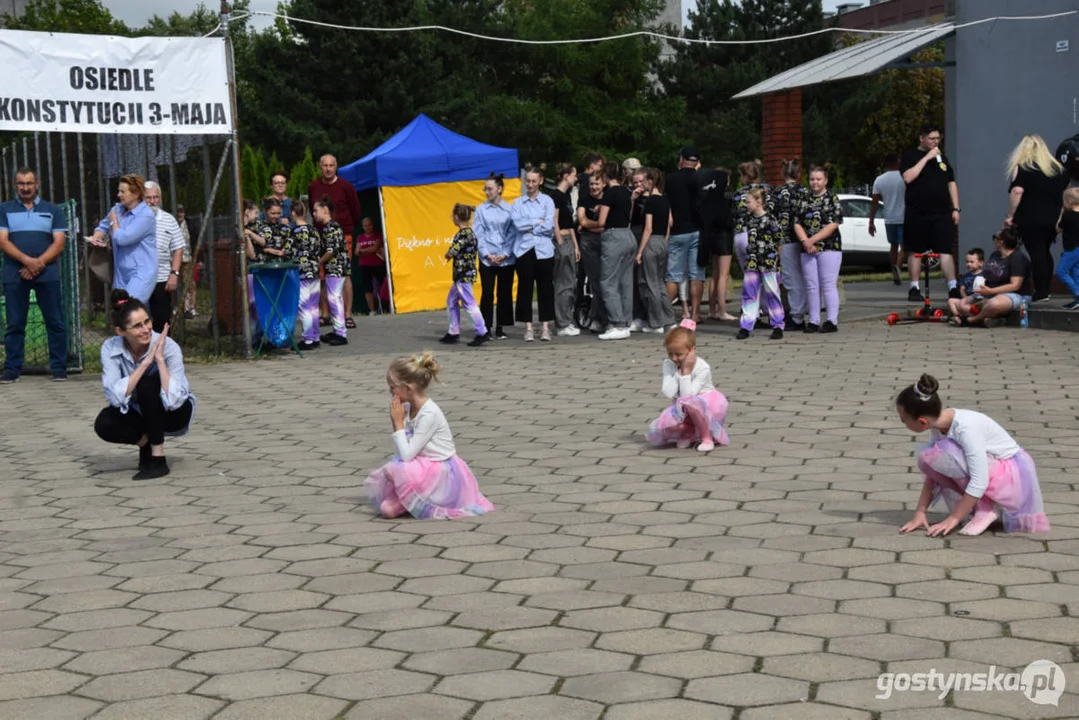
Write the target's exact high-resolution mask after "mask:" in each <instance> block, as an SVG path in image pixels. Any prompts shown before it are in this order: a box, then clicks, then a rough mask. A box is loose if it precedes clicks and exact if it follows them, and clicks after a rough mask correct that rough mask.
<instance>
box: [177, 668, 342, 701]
mask: <svg viewBox="0 0 1079 720" xmlns="http://www.w3.org/2000/svg"><path fill="white" fill-rule="evenodd" d="M321 679H322V678H321V677H319V676H318V675H311V674H310V673H301V672H296V671H294V670H280V669H278V670H255V671H252V672H240V673H230V674H228V675H216V676H214V677H212V678H210V679H209V680H207V681H206V682H204V683H203V684H202V685H200V686H199V687H198V691H197V692H198V693H199V694H200V695H209V696H211V697H220V698H225V699H227V700H250V699H252V698H258V697H270V696H273V695H291V694H294V693H302V692H306V691H307V690H308V689H309V688H311V686H313V685H314V684H315V683H317V682H318V681H319V680H321Z"/></svg>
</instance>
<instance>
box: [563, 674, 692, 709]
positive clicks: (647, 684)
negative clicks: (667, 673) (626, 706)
mask: <svg viewBox="0 0 1079 720" xmlns="http://www.w3.org/2000/svg"><path fill="white" fill-rule="evenodd" d="M680 688H681V683H680V682H679V681H678V680H676V679H675V678H670V677H662V676H659V675H649V674H648V673H642V672H613V673H601V674H598V675H581V676H579V677H574V678H570V679H569V680H566V681H565V682H564V683H563V684H562V689H561V691H560V692H561V694H563V695H569V696H572V697H579V698H584V699H586V700H596V701H598V702H602V703H605V704H608V705H610V704H614V703H624V702H637V701H640V700H653V699H657V698H667V697H675V696H676V695H678V692H679V690H680Z"/></svg>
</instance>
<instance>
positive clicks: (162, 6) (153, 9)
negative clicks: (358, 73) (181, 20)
mask: <svg viewBox="0 0 1079 720" xmlns="http://www.w3.org/2000/svg"><path fill="white" fill-rule="evenodd" d="M845 1H849V0H824V9H825V10H835V8H836V5H839V4H840V3H841V2H845ZM857 1H858V0H855V2H857ZM199 2H200V0H104V5H105V7H107V8H108V9H109V10H110V11H111V12H112V14H113V15H115V16H116V17H117V18H119V19H120V20H123V21H124V22H125V23H127V24H128V25H132V26H134V27H138V26H140V25H144V24H145V23H146V21H147V20H149V19H150V18H151V17H153V16H154V15H160V16H162V17H167V16H169V15H171V14H172V13H173V12H179V13H181V14H184V15H186V14H188V13H190V12H191V11H192V10H194V9H195V8H197V7H198V6H199ZM863 2H864V3H866V4H867V3H868V0H863ZM203 4H205V5H206V7H208V8H211V9H213V10H216V9H217V8H218V7H219V5H218V2H217V0H208V1H205V0H204V2H203ZM695 5H696V0H682V15H683V18H684V17H686V15H687V14H688V13H689V10H690V8H692V7H694V6H695ZM251 9H252V10H257V11H264V12H274V11H275V10H276V9H277V0H251ZM270 23H271V19H270V18H267V17H257V18H255V20H254V21H253V24H254V27H256V28H263V27H266V26H268V25H270Z"/></svg>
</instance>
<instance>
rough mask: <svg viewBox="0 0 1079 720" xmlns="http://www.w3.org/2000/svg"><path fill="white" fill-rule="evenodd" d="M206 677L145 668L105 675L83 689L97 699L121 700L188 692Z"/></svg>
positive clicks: (83, 692)
mask: <svg viewBox="0 0 1079 720" xmlns="http://www.w3.org/2000/svg"><path fill="white" fill-rule="evenodd" d="M204 679H205V676H203V675H197V674H195V673H190V672H183V671H181V670H169V669H162V670H141V671H138V672H129V673H121V674H118V675H103V676H102V677H99V678H96V679H94V680H91V681H90V682H88V683H87V684H86V685H84V686H83V687H82V688H81V689H80V690H79V692H80V694H82V695H86V696H87V697H92V698H95V699H97V700H104V701H106V702H121V701H123V700H138V699H139V698H149V697H155V696H157V695H173V694H176V693H186V692H188V691H189V690H191V689H192V688H194V687H195V686H196V685H198V684H199V683H200V682H202V681H203V680H204Z"/></svg>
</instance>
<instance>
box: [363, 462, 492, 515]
mask: <svg viewBox="0 0 1079 720" xmlns="http://www.w3.org/2000/svg"><path fill="white" fill-rule="evenodd" d="M363 485H364V489H365V490H366V491H367V499H368V500H369V501H370V502H371V506H372V507H374V508H375V510H378V511H379V513H381V514H382V515H383V516H384V517H397V516H398V515H404V514H405V513H408V514H409V515H411V516H412V517H414V518H419V519H420V520H429V519H435V520H445V519H447V518H462V517H472V516H473V515H483V514H484V513H489V512H492V511H493V510H494V509H495V506H494V505H492V504H491V501H490V500H488V499H487V498H485V497H484V496H483V493H481V492H480V486H479V483H477V482H476V476H475V475H473V474H472V471H471V470H470V469H469V467H468V465H467V464H466V463H465V461H464V460H462V459H461V458H459V457H457V456H456V455H454V456H453V457H451V458H450V459H449V460H431V459H430V458H425V457H414V458H412V459H411V460H409V461H407V462H402V461H401V460H400V459H399V458H396V457H395V458H394V459H393V460H391V461H389V462H388V463H386V464H385V465H383V466H382V467H380V468H379V469H378V470H375V471H374V472H373V473H371V474H370V475H368V476H367V480H366V481H365V482H364V484H363Z"/></svg>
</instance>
